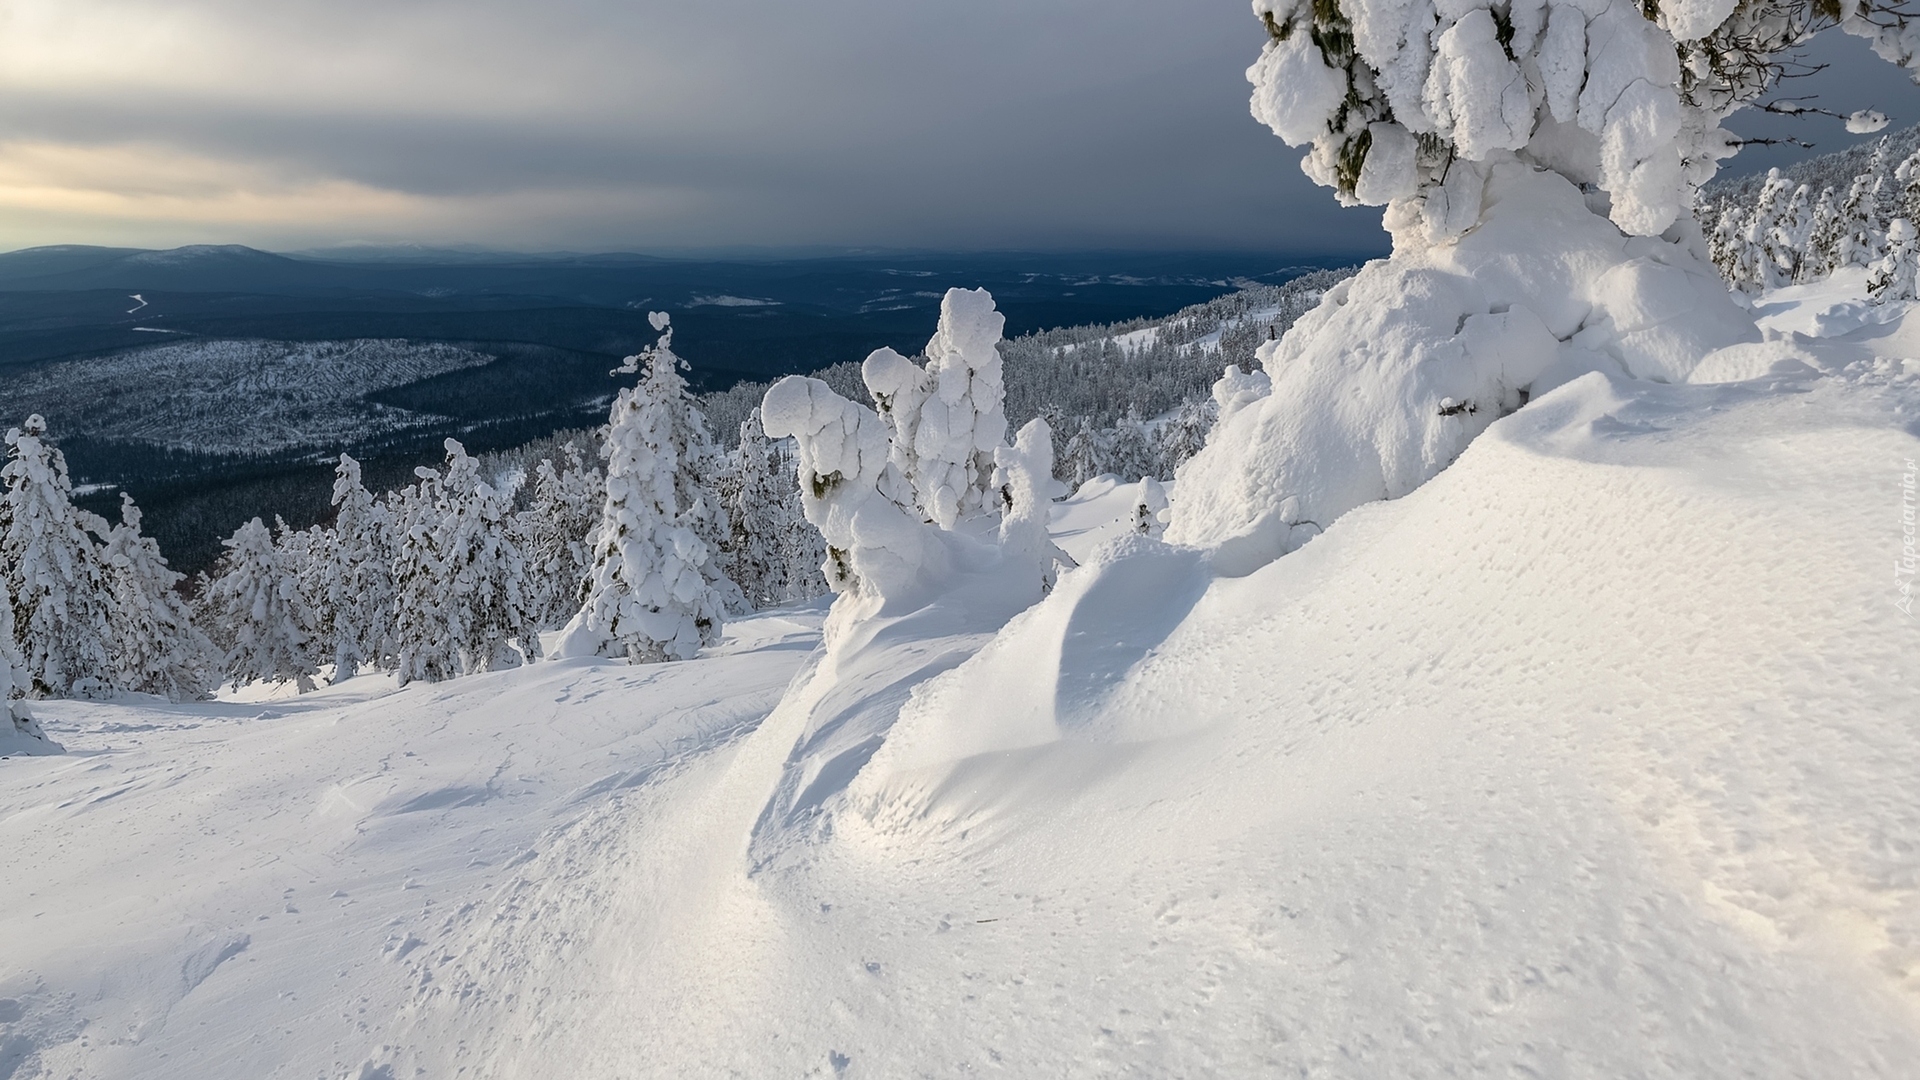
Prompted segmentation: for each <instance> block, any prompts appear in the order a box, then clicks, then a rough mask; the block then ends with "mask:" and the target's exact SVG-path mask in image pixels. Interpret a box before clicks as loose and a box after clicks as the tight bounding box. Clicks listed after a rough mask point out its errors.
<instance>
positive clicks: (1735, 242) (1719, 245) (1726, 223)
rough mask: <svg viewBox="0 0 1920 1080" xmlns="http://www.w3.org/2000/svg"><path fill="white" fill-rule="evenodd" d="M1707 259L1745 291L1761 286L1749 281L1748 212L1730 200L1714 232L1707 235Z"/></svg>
mask: <svg viewBox="0 0 1920 1080" xmlns="http://www.w3.org/2000/svg"><path fill="white" fill-rule="evenodd" d="M1707 257H1708V258H1709V259H1711V260H1712V262H1713V265H1714V267H1715V268H1716V269H1718V270H1719V271H1720V276H1721V277H1724V278H1726V279H1727V284H1729V285H1731V286H1733V287H1734V288H1736V289H1739V290H1741V291H1742V292H1752V291H1754V290H1755V289H1756V288H1757V287H1758V286H1757V285H1755V284H1752V283H1750V282H1748V281H1747V280H1746V278H1745V274H1746V269H1747V266H1748V265H1749V259H1748V258H1747V212H1746V211H1745V210H1743V209H1741V208H1740V207H1739V206H1737V205H1735V204H1734V203H1733V202H1731V201H1729V202H1727V203H1726V204H1725V205H1724V206H1722V207H1721V208H1720V211H1719V214H1718V215H1717V216H1716V217H1715V219H1714V225H1713V229H1712V230H1711V231H1710V232H1708V233H1707Z"/></svg>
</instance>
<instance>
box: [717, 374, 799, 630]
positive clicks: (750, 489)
mask: <svg viewBox="0 0 1920 1080" xmlns="http://www.w3.org/2000/svg"><path fill="white" fill-rule="evenodd" d="M775 457H776V455H775V452H774V449H773V447H772V446H771V445H770V444H769V443H768V442H767V437H766V429H765V428H764V427H763V426H762V425H761V423H760V410H759V409H755V410H753V412H752V413H751V414H749V416H748V417H747V419H746V420H745V421H743V422H742V423H741V424H740V445H739V446H738V447H736V448H735V449H734V452H733V468H732V469H731V470H729V472H728V481H729V482H728V485H727V490H726V493H725V499H726V503H727V522H728V531H729V537H728V542H727V576H728V577H729V578H731V579H733V582H734V584H736V585H738V586H740V591H741V592H743V593H745V594H746V598H747V602H748V603H749V604H752V605H753V606H754V607H757V608H761V607H771V606H773V605H775V604H780V603H784V602H785V601H786V600H787V599H788V593H789V591H790V590H789V588H788V583H787V570H788V565H787V564H788V560H787V553H786V550H785V549H786V547H787V543H788V541H787V535H786V534H787V533H788V532H789V531H790V530H792V529H793V528H794V527H795V526H796V525H798V526H799V527H800V528H801V529H806V523H805V522H804V521H794V520H792V519H791V518H790V517H789V516H788V502H787V499H786V498H785V496H786V495H787V491H786V485H782V484H781V482H780V478H781V471H782V470H780V469H779V467H778V465H777V464H776V460H775ZM806 531H809V532H810V531H812V530H810V529H806Z"/></svg>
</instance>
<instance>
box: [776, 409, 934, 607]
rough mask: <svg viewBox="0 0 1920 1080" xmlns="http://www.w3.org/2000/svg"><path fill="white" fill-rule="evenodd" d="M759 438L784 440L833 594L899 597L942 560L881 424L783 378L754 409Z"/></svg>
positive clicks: (868, 413) (865, 413)
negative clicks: (792, 452) (793, 454)
mask: <svg viewBox="0 0 1920 1080" xmlns="http://www.w3.org/2000/svg"><path fill="white" fill-rule="evenodd" d="M760 414H761V421H762V423H763V424H764V426H765V428H766V432H767V435H768V436H769V437H771V438H775V439H785V438H791V439H793V440H794V441H795V443H796V445H797V447H798V449H799V460H798V462H797V463H796V466H797V474H798V479H799V483H800V498H801V504H802V506H803V508H804V510H805V512H806V517H807V521H808V522H810V523H811V524H812V525H813V527H814V528H816V529H818V530H819V531H820V535H821V536H822V537H823V538H824V540H825V542H826V547H827V558H826V562H825V563H824V564H823V565H822V566H821V572H822V573H823V574H824V575H825V576H826V581H827V584H828V586H829V587H830V588H831V589H832V590H833V591H834V592H837V593H853V594H855V595H857V596H862V597H868V598H872V599H876V600H879V601H885V600H887V599H888V598H890V597H896V596H903V595H906V594H908V593H909V592H911V591H912V589H913V588H914V586H915V585H916V584H917V583H918V581H919V580H920V579H921V577H922V575H923V574H925V573H927V572H928V571H938V570H939V569H940V568H941V567H942V566H943V565H944V562H943V560H944V559H945V557H946V556H945V550H944V548H942V546H941V544H940V541H939V537H938V535H937V534H938V533H939V532H940V530H939V529H938V528H936V527H934V526H932V525H930V524H928V523H926V522H925V521H924V520H923V519H922V518H921V516H920V514H919V512H918V510H917V509H914V508H912V507H911V506H910V505H909V502H910V495H908V494H907V493H906V492H905V491H904V490H903V489H904V488H905V483H904V481H902V480H901V479H900V476H899V472H898V468H897V467H896V466H895V464H894V462H893V458H892V454H891V447H890V445H889V440H888V429H887V425H886V423H885V422H884V421H882V420H881V419H880V417H879V416H878V415H877V414H875V413H874V411H873V410H872V409H869V408H867V407H866V406H864V405H861V404H859V403H858V402H854V401H848V400H847V399H846V398H843V397H841V396H840V395H839V394H836V393H834V392H833V388H832V387H830V386H828V385H827V384H826V383H824V382H822V381H820V380H819V379H808V378H802V377H800V376H788V377H787V378H784V379H781V380H780V381H779V382H777V383H774V384H773V386H772V387H771V388H769V389H768V390H767V393H766V397H765V398H764V399H763V400H762V401H761V405H760Z"/></svg>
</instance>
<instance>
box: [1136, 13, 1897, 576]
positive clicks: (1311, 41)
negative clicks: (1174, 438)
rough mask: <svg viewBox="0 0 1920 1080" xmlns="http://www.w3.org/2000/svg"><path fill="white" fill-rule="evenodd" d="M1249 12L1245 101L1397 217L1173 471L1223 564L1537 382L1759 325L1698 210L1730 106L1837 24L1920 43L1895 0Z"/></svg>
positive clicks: (1186, 505) (1690, 361)
mask: <svg viewBox="0 0 1920 1080" xmlns="http://www.w3.org/2000/svg"><path fill="white" fill-rule="evenodd" d="M1254 8H1255V11H1256V13H1257V14H1258V15H1259V16H1260V18H1261V19H1262V20H1263V21H1264V22H1265V24H1266V27H1267V30H1268V35H1269V41H1268V43H1267V45H1266V47H1265V50H1264V52H1263V53H1262V55H1261V57H1260V59H1259V60H1258V62H1256V63H1255V64H1254V66H1253V67H1252V68H1251V69H1250V70H1249V72H1248V75H1249V78H1250V80H1251V81H1252V83H1253V84H1254V93H1253V112H1254V115H1255V116H1256V117H1258V118H1259V119H1260V120H1261V121H1263V122H1265V123H1266V124H1267V125H1268V126H1269V127H1271V128H1272V129H1273V131H1274V132H1275V133H1276V134H1278V135H1279V136H1280V137H1281V138H1282V139H1284V140H1285V141H1287V142H1288V143H1289V144H1291V145H1296V146H1298V145H1310V146H1311V150H1310V152H1309V153H1308V155H1307V157H1306V162H1305V169H1306V171H1307V173H1308V175H1309V176H1311V177H1313V178H1314V179H1315V180H1317V181H1319V182H1320V183H1322V184H1325V185H1328V186H1330V187H1332V188H1334V189H1335V190H1336V192H1337V193H1338V194H1339V196H1340V198H1341V199H1342V200H1343V201H1345V202H1348V203H1364V204H1368V205H1381V206H1385V207H1386V208H1387V210H1386V214H1385V222H1386V225H1387V228H1388V230H1389V231H1390V232H1391V233H1392V235H1393V240H1394V254H1393V256H1392V257H1391V258H1388V259H1385V260H1381V261H1378V262H1375V263H1373V264H1371V265H1369V266H1368V267H1367V268H1366V269H1364V270H1362V271H1361V273H1360V274H1359V275H1358V276H1356V277H1354V278H1353V279H1351V280H1350V281H1349V282H1347V283H1346V284H1344V285H1342V286H1338V287H1335V288H1334V289H1332V290H1330V291H1329V292H1328V294H1327V297H1326V299H1325V300H1324V301H1323V302H1322V303H1321V305H1320V307H1319V308H1318V309H1316V310H1315V311H1314V312H1312V313H1311V314H1309V315H1307V316H1306V317H1304V318H1302V319H1301V320H1300V321H1299V322H1298V323H1296V324H1295V326H1294V328H1293V329H1292V330H1291V331H1290V332H1289V333H1288V334H1287V335H1286V336H1285V337H1283V338H1281V339H1280V340H1279V341H1278V342H1277V343H1275V344H1274V345H1272V346H1269V347H1266V348H1264V349H1263V351H1262V353H1261V354H1260V355H1261V359H1262V363H1263V365H1264V366H1265V368H1266V370H1267V373H1268V374H1269V375H1270V376H1271V377H1272V381H1273V387H1272V392H1271V394H1270V395H1269V396H1268V397H1266V398H1264V399H1262V400H1261V401H1259V402H1257V403H1255V404H1253V405H1250V406H1248V407H1246V408H1244V409H1242V410H1241V411H1239V412H1238V413H1237V414H1235V415H1234V416H1232V417H1231V418H1223V419H1222V421H1221V422H1220V424H1219V426H1217V427H1216V428H1215V430H1214V434H1213V436H1212V437H1211V438H1210V439H1209V442H1208V446H1207V449H1206V450H1204V451H1202V452H1201V453H1200V454H1199V455H1198V456H1196V457H1195V458H1194V459H1193V460H1192V461H1190V462H1188V463H1187V465H1186V467H1185V468H1183V469H1182V470H1181V471H1180V476H1179V481H1180V482H1179V484H1178V486H1177V487H1176V489H1175V491H1174V493H1173V502H1174V505H1173V509H1172V514H1171V520H1170V522H1169V524H1168V530H1167V536H1168V539H1169V540H1170V541H1174V542H1180V543H1192V544H1201V545H1206V546H1209V547H1213V548H1215V549H1216V556H1215V559H1214V565H1215V566H1216V567H1217V568H1220V569H1222V570H1231V569H1234V568H1247V569H1251V568H1252V567H1254V566H1258V565H1260V564H1261V563H1263V562H1265V561H1266V560H1269V559H1272V558H1274V557H1275V556H1278V555H1280V554H1283V553H1285V552H1286V551H1288V550H1291V549H1292V548H1293V547H1296V546H1298V544H1299V543H1301V542H1304V538H1306V537H1310V536H1312V535H1314V534H1315V533H1317V531H1318V528H1319V526H1320V525H1322V524H1325V523H1328V522H1331V521H1332V520H1334V519H1335V518H1337V517H1339V516H1340V515H1342V514H1344V513H1345V512H1346V511H1347V510H1349V509H1351V508H1353V507H1354V506H1357V505H1359V504H1361V503H1364V502H1368V501H1372V500H1375V499H1380V498H1383V497H1386V498H1392V497H1397V496H1399V495H1403V494H1405V493H1407V492H1408V491H1411V490H1413V489H1414V488H1415V487H1417V486H1419V485H1420V484H1422V483H1424V482H1425V481H1426V480H1427V479H1428V478H1430V477H1432V476H1433V475H1434V474H1435V473H1437V472H1438V471H1439V470H1440V469H1442V468H1444V467H1445V466H1446V465H1448V464H1449V463H1451V462H1452V461H1453V460H1454V459H1455V458H1456V457H1457V456H1458V455H1459V453H1460V452H1461V451H1462V450H1464V449H1465V448H1466V446H1467V445H1468V443H1469V442H1471V441H1472V439H1473V438H1474V437H1475V436H1477V435H1478V434H1479V433H1480V432H1481V431H1483V430H1485V428H1486V427H1487V425H1489V424H1491V423H1492V422H1494V421H1495V420H1496V419H1498V418H1499V417H1500V416H1501V415H1503V414H1504V413H1507V412H1510V411H1511V410H1513V409H1515V408H1518V407H1519V406H1520V404H1521V403H1522V401H1523V398H1524V394H1523V392H1525V393H1531V394H1539V393H1543V392H1545V391H1547V390H1549V389H1551V388H1552V387H1554V386H1556V385H1559V384H1560V383H1563V382H1566V381H1568V380H1570V379H1572V378H1575V377H1578V376H1579V375H1581V374H1583V373H1585V372H1590V371H1604V372H1610V373H1613V374H1615V375H1625V376H1632V377H1639V378H1651V379H1663V380H1669V381H1677V380H1681V379H1684V378H1686V376H1687V375H1688V373H1689V372H1691V371H1692V369H1693V368H1694V367H1695V366H1696V365H1697V364H1698V363H1699V362H1700V361H1701V359H1702V358H1703V357H1704V356H1705V355H1706V354H1707V353H1709V352H1711V351H1713V350H1715V349H1717V348H1721V347H1724V346H1728V345H1733V344H1737V343H1741V342H1745V341H1752V340H1757V339H1758V337H1759V332H1758V329H1757V328H1756V327H1755V325H1754V323H1753V319H1752V317H1751V315H1750V314H1749V313H1747V312H1746V311H1745V310H1744V309H1742V308H1741V307H1740V306H1739V305H1737V304H1736V303H1734V301H1733V299H1732V297H1731V296H1730V295H1729V294H1728V293H1727V291H1726V288H1725V286H1724V284H1723V283H1722V281H1721V279H1720V277H1719V275H1718V274H1717V273H1715V272H1714V270H1713V268H1712V267H1711V265H1710V264H1709V263H1708V262H1707V261H1706V256H1707V251H1706V244H1705V238H1704V236H1703V235H1702V234H1701V231H1700V229H1699V226H1698V225H1697V224H1695V223H1694V221H1693V220H1692V216H1691V210H1690V208H1691V206H1692V203H1693V198H1694V193H1695V191H1697V190H1698V188H1699V187H1700V185H1702V184H1703V183H1704V182H1706V181H1707V180H1708V179H1710V178H1711V177H1712V175H1713V173H1714V171H1715V169H1716V168H1717V165H1718V162H1719V161H1720V159H1722V158H1725V157H1727V156H1728V155H1729V154H1731V153H1732V152H1733V150H1734V149H1735V146H1736V140H1734V139H1733V138H1732V137H1731V136H1729V135H1728V134H1727V133H1726V132H1725V131H1724V130H1723V129H1722V128H1721V127H1720V122H1721V120H1723V119H1724V118H1725V117H1727V116H1728V115H1730V114H1731V113H1732V112H1734V111H1735V110H1737V109H1739V108H1741V107H1742V106H1744V105H1746V104H1748V103H1749V102H1751V101H1753V100H1754V99H1755V98H1756V97H1757V96H1758V95H1760V94H1761V93H1763V92H1764V91H1765V89H1766V88H1767V86H1768V85H1769V83H1770V82H1771V81H1772V80H1773V78H1774V77H1775V75H1776V74H1777V72H1778V70H1779V67H1778V63H1779V61H1780V59H1781V57H1782V56H1783V55H1784V54H1785V53H1786V52H1787V51H1788V50H1790V49H1792V48H1794V47H1797V46H1799V45H1800V44H1802V43H1804V42H1805V41H1806V40H1807V38H1808V36H1809V35H1810V34H1811V33H1813V32H1815V31H1818V30H1820V29H1822V28H1825V27H1831V26H1834V25H1839V26H1841V27H1842V28H1843V29H1844V30H1846V31H1847V32H1849V33H1854V34H1858V35H1861V36H1865V37H1869V38H1871V39H1873V43H1874V46H1875V48H1876V49H1877V50H1879V51H1880V53H1881V55H1883V56H1886V57H1888V58H1889V59H1892V60H1894V61H1896V62H1898V63H1902V64H1907V65H1909V66H1911V65H1913V63H1914V51H1915V50H1914V49H1913V48H1912V47H1911V42H1910V41H1909V35H1908V33H1907V21H1906V19H1905V18H1904V17H1903V16H1902V15H1901V14H1900V13H1899V12H1897V11H1894V10H1890V9H1889V7H1888V6H1887V5H1886V4H1885V2H1884V0H1869V2H1868V3H1864V4H1863V3H1860V2H1857V0H1839V2H1837V3H1829V2H1827V0H1821V2H1820V3H1818V4H1815V3H1812V2H1810V0H1809V2H1801V0H1785V2H1779V0H1748V2H1746V3H1740V2H1738V0H1666V2H1662V0H1648V2H1647V3H1645V4H1639V3H1627V2H1624V0H1460V2H1457V3H1448V4H1445V5H1439V4H1433V3H1429V2H1427V0H1412V2H1408V3H1394V4H1377V5H1375V4H1360V3H1356V2H1353V0H1345V2H1343V0H1312V2H1309V0H1255V3H1254ZM1449 400H1450V401H1451V402H1452V403H1453V406H1454V407H1446V406H1445V404H1444V403H1446V402H1448V401H1449Z"/></svg>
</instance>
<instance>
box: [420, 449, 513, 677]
mask: <svg viewBox="0 0 1920 1080" xmlns="http://www.w3.org/2000/svg"><path fill="white" fill-rule="evenodd" d="M446 449H447V471H446V475H445V477H444V478H443V479H442V480H441V481H440V485H439V495H440V498H439V501H438V503H437V505H436V506H435V515H434V516H435V517H436V518H437V519H438V520H437V522H436V524H435V528H434V530H433V536H432V539H433V543H434V545H435V547H436V549H437V552H438V567H439V571H440V574H441V575H442V576H441V587H442V588H443V589H444V590H445V596H446V606H447V610H449V611H450V612H452V613H453V615H454V618H453V619H451V620H450V621H449V624H448V627H447V629H448V633H449V635H450V637H451V638H452V642H453V647H454V650H455V652H456V653H457V654H458V656H459V660H460V668H461V670H462V671H463V672H466V673H473V672H478V671H498V670H501V669H504V668H511V667H518V666H519V665H520V663H521V662H522V659H523V658H524V659H525V660H538V659H539V658H540V635H539V624H538V619H537V617H536V614H535V612H534V610H533V607H532V605H531V604H530V603H529V602H528V590H527V566H526V559H525V557H524V556H523V555H522V554H521V552H520V548H519V546H518V545H517V544H516V543H515V542H514V535H513V532H514V530H512V529H511V528H510V523H511V522H510V518H511V510H512V508H511V505H510V504H509V502H508V500H507V499H506V498H505V497H504V496H502V495H501V493H500V492H498V491H496V490H495V489H494V488H493V487H492V486H490V485H488V484H485V483H483V482H481V480H480V464H479V462H478V461H476V460H474V458H472V457H471V456H469V455H468V454H467V451H466V447H464V446H461V445H460V443H459V442H458V441H457V440H454V439H448V440H447V441H446Z"/></svg>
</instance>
